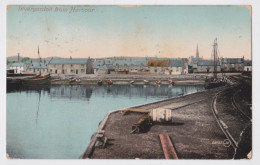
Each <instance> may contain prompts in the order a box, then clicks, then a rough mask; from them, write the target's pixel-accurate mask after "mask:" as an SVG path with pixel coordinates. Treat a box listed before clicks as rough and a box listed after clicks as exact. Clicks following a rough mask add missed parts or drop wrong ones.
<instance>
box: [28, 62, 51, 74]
mask: <svg viewBox="0 0 260 165" xmlns="http://www.w3.org/2000/svg"><path fill="white" fill-rule="evenodd" d="M25 65H26V66H27V67H26V72H27V73H32V74H39V73H41V74H48V73H49V70H48V64H47V63H44V62H32V61H31V63H29V64H28V63H27V64H25Z"/></svg>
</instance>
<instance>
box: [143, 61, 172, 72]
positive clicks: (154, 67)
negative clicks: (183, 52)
mask: <svg viewBox="0 0 260 165" xmlns="http://www.w3.org/2000/svg"><path fill="white" fill-rule="evenodd" d="M169 63H170V60H149V61H147V67H148V70H149V72H150V73H156V74H165V71H166V70H167V69H168V67H169Z"/></svg>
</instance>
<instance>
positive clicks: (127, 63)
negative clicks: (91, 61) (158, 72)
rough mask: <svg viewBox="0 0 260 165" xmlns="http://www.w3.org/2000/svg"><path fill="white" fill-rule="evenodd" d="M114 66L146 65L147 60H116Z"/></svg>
mask: <svg viewBox="0 0 260 165" xmlns="http://www.w3.org/2000/svg"><path fill="white" fill-rule="evenodd" d="M113 65H114V66H146V61H145V60H142V61H129V60H127V61H126V60H116V61H115V62H114V63H113Z"/></svg>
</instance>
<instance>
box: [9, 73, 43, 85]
mask: <svg viewBox="0 0 260 165" xmlns="http://www.w3.org/2000/svg"><path fill="white" fill-rule="evenodd" d="M40 76H41V75H40V74H36V75H33V76H31V74H30V75H29V74H24V75H22V74H20V76H12V77H9V76H8V77H7V78H6V79H7V85H21V84H22V80H23V79H28V80H29V79H35V78H38V77H40Z"/></svg>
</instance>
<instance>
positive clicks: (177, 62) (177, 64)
mask: <svg viewBox="0 0 260 165" xmlns="http://www.w3.org/2000/svg"><path fill="white" fill-rule="evenodd" d="M169 66H170V67H182V61H181V60H171V61H170V64H169Z"/></svg>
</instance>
